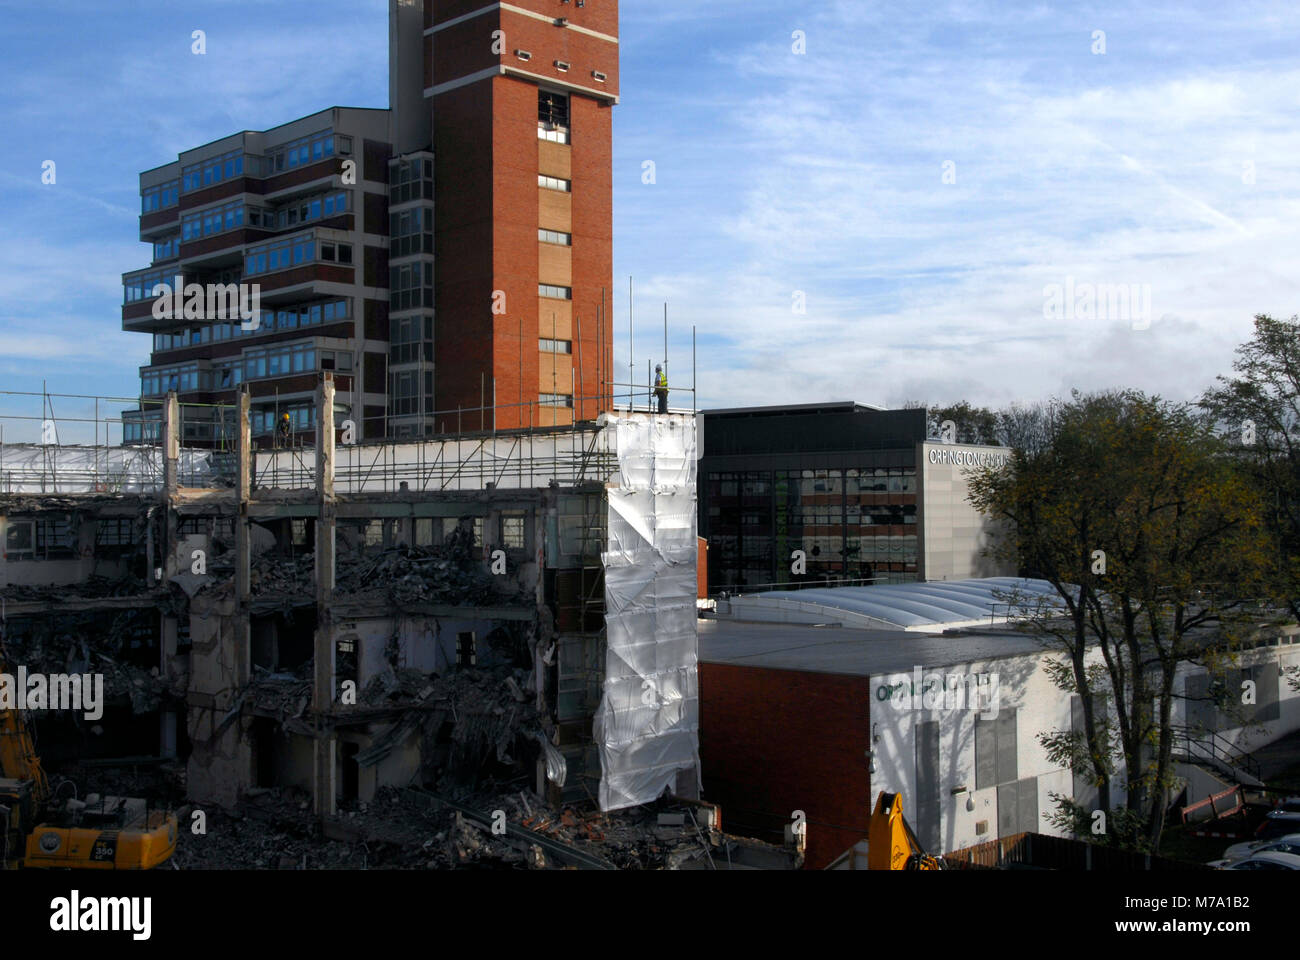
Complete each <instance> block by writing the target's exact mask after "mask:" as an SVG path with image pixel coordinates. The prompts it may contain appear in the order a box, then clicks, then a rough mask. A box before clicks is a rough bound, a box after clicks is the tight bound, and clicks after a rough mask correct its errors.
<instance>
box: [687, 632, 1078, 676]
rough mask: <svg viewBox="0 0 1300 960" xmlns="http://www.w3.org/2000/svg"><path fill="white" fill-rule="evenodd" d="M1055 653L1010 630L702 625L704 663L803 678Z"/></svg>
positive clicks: (871, 673)
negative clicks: (951, 631) (958, 631)
mask: <svg viewBox="0 0 1300 960" xmlns="http://www.w3.org/2000/svg"><path fill="white" fill-rule="evenodd" d="M1052 650H1054V648H1053V647H1052V646H1050V645H1049V643H1048V642H1046V641H1045V640H1043V639H1040V638H1038V637H1032V636H1028V635H1025V634H1021V633H1014V632H1009V631H1006V630H1003V631H997V630H990V631H967V632H963V633H962V634H961V635H958V636H943V635H942V634H938V635H936V634H921V633H909V632H907V631H903V630H898V631H887V630H855V629H852V628H850V627H815V626H803V625H799V624H786V623H753V622H750V621H739V620H701V621H700V622H699V659H700V662H701V663H718V664H727V665H730V666H737V667H762V668H766V669H770V670H793V671H798V672H803V673H833V674H841V675H844V676H854V677H869V676H878V675H881V674H892V673H910V672H911V671H912V669H913V668H914V667H921V668H923V669H929V668H935V667H946V666H954V665H956V664H961V663H971V662H973V661H978V660H998V659H1003V658H1006V657H1018V656H1025V655H1026V654H1035V653H1043V652H1045V651H1052Z"/></svg>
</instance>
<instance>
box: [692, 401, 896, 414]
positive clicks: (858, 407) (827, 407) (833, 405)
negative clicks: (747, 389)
mask: <svg viewBox="0 0 1300 960" xmlns="http://www.w3.org/2000/svg"><path fill="white" fill-rule="evenodd" d="M885 409H886V408H885V407H877V406H875V405H874V404H870V403H858V402H857V401H856V400H828V401H827V402H826V403H784V404H777V405H775V406H770V407H726V408H721V409H716V410H701V411H700V413H702V414H704V415H705V416H706V417H722V416H742V415H745V414H757V415H759V416H763V415H765V414H779V413H812V412H814V411H817V410H824V411H826V412H828V413H844V412H847V411H855V412H856V411H873V412H877V413H879V412H882V411H884V410H885Z"/></svg>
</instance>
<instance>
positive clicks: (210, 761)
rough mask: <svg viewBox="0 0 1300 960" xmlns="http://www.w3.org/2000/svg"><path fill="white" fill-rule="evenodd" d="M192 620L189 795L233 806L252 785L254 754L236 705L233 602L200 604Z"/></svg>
mask: <svg viewBox="0 0 1300 960" xmlns="http://www.w3.org/2000/svg"><path fill="white" fill-rule="evenodd" d="M196 606H198V608H199V609H198V610H196V611H195V613H194V615H193V616H192V617H191V619H190V643H191V647H190V689H189V693H188V695H187V698H186V699H187V701H188V707H189V708H188V711H187V720H188V728H189V737H190V743H191V744H192V747H193V750H192V752H191V754H190V758H189V762H188V764H187V768H186V769H187V774H186V785H187V793H188V796H189V798H190V799H192V800H202V801H207V802H213V803H218V804H221V805H222V806H230V805H232V804H234V803H235V801H236V800H237V799H238V796H239V793H240V792H242V790H244V789H245V788H247V787H248V786H251V785H252V782H253V776H254V773H253V753H252V748H251V744H250V743H249V741H248V739H247V738H246V737H244V736H242V735H241V721H240V720H239V719H238V717H235V718H230V717H229V714H230V711H231V710H232V708H235V709H237V708H238V705H237V704H236V702H235V690H236V688H237V687H238V685H239V680H238V674H237V664H236V645H235V631H234V616H233V614H234V606H235V605H234V603H233V602H232V601H230V600H224V601H220V602H215V603H213V602H202V603H200V604H198V605H196Z"/></svg>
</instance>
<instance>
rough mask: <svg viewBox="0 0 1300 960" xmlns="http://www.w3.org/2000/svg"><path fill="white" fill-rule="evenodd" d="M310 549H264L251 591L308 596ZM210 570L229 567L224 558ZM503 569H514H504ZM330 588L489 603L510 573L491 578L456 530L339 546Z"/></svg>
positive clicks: (466, 536) (380, 596)
mask: <svg viewBox="0 0 1300 960" xmlns="http://www.w3.org/2000/svg"><path fill="white" fill-rule="evenodd" d="M315 565H316V557H315V554H314V553H299V554H295V555H293V556H285V555H284V554H280V553H275V552H271V551H268V552H266V553H263V554H261V555H260V556H257V557H254V558H253V560H252V561H251V563H250V576H249V586H250V589H251V592H252V594H253V595H254V596H259V595H286V596H308V597H309V596H312V595H313V593H314V590H315V586H314V585H315V576H316V566H315ZM212 569H213V570H214V571H218V570H219V571H222V572H225V571H228V570H233V566H232V565H230V564H229V563H228V562H227V561H226V560H224V559H223V560H222V561H220V562H218V563H214V564H213V567H212ZM508 572H513V571H510V570H508ZM334 583H335V592H336V593H337V594H338V595H339V596H346V597H348V598H349V599H355V600H358V601H360V600H371V601H374V602H382V601H384V600H386V601H388V603H389V604H391V605H396V606H404V605H411V604H419V603H429V604H456V605H462V606H476V605H488V604H492V603H500V602H501V601H502V599H503V598H504V599H510V598H509V596H506V595H503V593H502V592H501V587H502V586H503V584H513V583H514V580H513V579H512V578H509V577H506V578H502V577H494V576H492V575H491V574H489V573H488V572H487V571H485V570H484V569H483V566H482V563H481V558H480V557H479V548H477V547H475V546H474V543H473V534H472V533H471V532H469V531H468V530H456V531H454V532H453V533H452V534H451V535H449V536H448V538H447V542H446V543H444V544H442V545H441V546H435V547H412V546H408V545H406V544H401V545H399V546H396V547H391V548H389V549H387V550H380V551H375V550H374V548H370V549H369V550H368V551H367V552H365V553H363V554H357V553H349V552H345V551H341V552H340V553H339V555H338V557H337V558H336V566H335V571H334ZM233 592H234V584H233V582H231V581H229V580H226V581H225V582H223V583H222V584H221V585H220V586H219V587H218V588H217V589H216V592H215V593H214V596H229V595H232V594H233Z"/></svg>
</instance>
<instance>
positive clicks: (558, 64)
mask: <svg viewBox="0 0 1300 960" xmlns="http://www.w3.org/2000/svg"><path fill="white" fill-rule="evenodd" d="M555 69H556V70H559V71H560V72H561V73H568V72H569V61H567V60H556V61H555Z"/></svg>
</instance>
